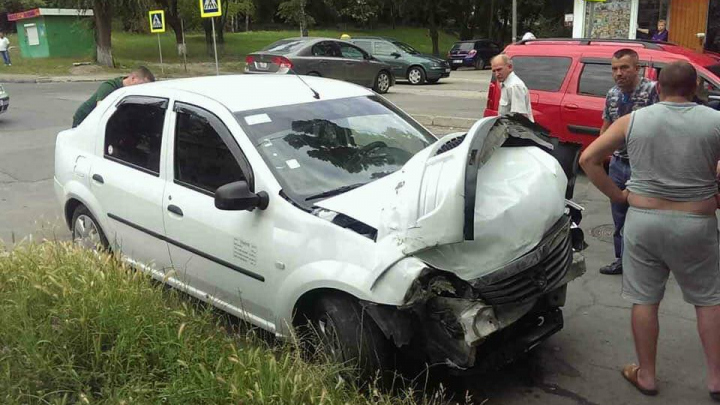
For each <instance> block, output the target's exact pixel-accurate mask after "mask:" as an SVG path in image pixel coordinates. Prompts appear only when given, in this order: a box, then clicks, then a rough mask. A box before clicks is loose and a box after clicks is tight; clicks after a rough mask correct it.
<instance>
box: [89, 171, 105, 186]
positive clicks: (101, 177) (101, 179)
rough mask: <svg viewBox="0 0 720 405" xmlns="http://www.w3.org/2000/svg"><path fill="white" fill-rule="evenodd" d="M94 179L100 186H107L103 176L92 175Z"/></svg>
mask: <svg viewBox="0 0 720 405" xmlns="http://www.w3.org/2000/svg"><path fill="white" fill-rule="evenodd" d="M92 179H93V180H95V181H97V182H98V183H100V184H105V179H103V176H101V175H99V174H97V173H96V174H93V175H92Z"/></svg>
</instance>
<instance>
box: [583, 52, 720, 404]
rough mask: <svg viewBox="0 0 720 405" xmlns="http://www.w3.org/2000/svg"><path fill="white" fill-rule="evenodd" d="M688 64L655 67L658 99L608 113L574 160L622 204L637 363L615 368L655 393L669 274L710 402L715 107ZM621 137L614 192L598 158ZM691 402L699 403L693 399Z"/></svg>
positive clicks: (717, 330) (717, 339) (714, 329)
mask: <svg viewBox="0 0 720 405" xmlns="http://www.w3.org/2000/svg"><path fill="white" fill-rule="evenodd" d="M696 80H697V72H696V71H695V68H693V66H692V65H690V64H689V63H687V62H684V61H681V62H674V63H672V64H670V65H668V66H667V67H666V68H664V69H663V70H662V72H661V73H660V82H659V90H660V100H661V102H660V103H658V104H655V105H652V106H649V107H646V108H643V109H641V110H638V111H635V112H633V113H632V114H630V115H627V116H625V117H622V118H620V119H618V120H617V121H616V122H615V123H614V124H613V125H611V126H610V127H609V128H608V130H607V131H606V132H605V133H603V134H602V135H601V136H600V137H599V138H598V139H597V140H596V141H595V142H593V143H592V144H591V145H590V146H589V147H588V148H587V150H586V151H585V153H583V155H582V156H581V158H580V164H581V165H582V167H583V169H584V170H585V173H586V174H587V176H588V177H589V178H590V180H591V181H592V182H593V184H595V186H597V188H598V189H599V190H600V191H602V192H603V193H604V194H605V195H607V196H608V197H610V199H611V201H613V202H616V203H623V202H627V203H628V204H629V205H630V209H629V211H628V214H627V218H626V220H625V228H624V249H623V287H622V295H623V297H624V298H625V299H627V300H629V301H630V302H632V303H633V308H632V330H633V338H634V339H635V349H636V352H637V357H638V361H639V365H635V364H630V365H627V366H625V367H624V368H623V370H622V374H623V376H624V377H625V379H627V380H628V381H629V382H630V383H632V384H633V385H634V386H635V387H636V388H637V389H638V390H639V391H640V392H642V393H643V394H646V395H655V394H657V386H656V380H655V357H656V351H657V338H658V332H659V327H658V308H659V304H660V301H661V300H662V298H663V295H664V292H665V283H666V282H667V279H668V276H669V274H670V273H671V272H672V273H673V275H674V277H675V280H676V281H677V283H678V284H679V285H680V288H681V290H682V293H683V298H684V299H685V301H686V302H688V303H690V304H692V305H694V306H695V309H696V313H697V322H698V331H699V333H700V338H701V341H702V343H703V348H704V349H705V356H706V361H707V364H708V376H707V388H708V389H709V391H710V396H711V397H712V398H713V399H714V400H716V401H720V269H719V267H718V266H719V265H720V261H719V259H718V256H719V254H718V253H719V252H718V223H717V219H716V216H715V211H716V209H717V208H718V207H719V204H718V202H719V201H720V195H718V184H717V180H716V176H717V165H718V161H719V160H720V112H717V111H715V110H713V109H710V108H708V107H705V106H702V105H697V104H695V103H693V102H692V101H691V100H692V99H693V96H694V95H695V87H696V85H697V83H696ZM623 144H626V145H627V150H628V154H629V156H630V165H631V171H632V174H631V177H630V181H628V183H627V189H626V190H621V189H620V187H618V186H617V185H616V184H615V183H614V182H613V181H612V180H611V179H610V177H609V176H608V175H607V174H605V171H604V169H603V167H602V163H603V160H604V158H605V156H607V155H608V154H609V153H611V152H612V151H613V150H615V149H616V148H618V147H620V146H621V145H623ZM698 402H699V401H698Z"/></svg>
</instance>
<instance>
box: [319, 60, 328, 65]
mask: <svg viewBox="0 0 720 405" xmlns="http://www.w3.org/2000/svg"><path fill="white" fill-rule="evenodd" d="M327 63H328V61H326V60H321V61H320V64H321V65H326V64H327Z"/></svg>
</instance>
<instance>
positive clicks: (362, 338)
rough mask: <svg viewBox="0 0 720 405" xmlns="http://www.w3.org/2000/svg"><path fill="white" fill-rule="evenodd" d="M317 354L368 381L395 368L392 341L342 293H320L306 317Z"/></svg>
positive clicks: (356, 304)
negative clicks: (310, 312)
mask: <svg viewBox="0 0 720 405" xmlns="http://www.w3.org/2000/svg"><path fill="white" fill-rule="evenodd" d="M309 321H310V324H311V325H310V326H311V333H313V335H314V340H315V343H316V344H315V345H313V346H314V352H315V354H316V355H320V356H323V357H325V358H326V359H328V360H330V361H333V362H336V363H340V364H343V365H344V366H346V367H348V368H349V369H353V370H354V372H353V373H352V375H349V377H351V378H352V377H357V378H359V379H360V381H364V382H366V381H368V380H370V379H373V378H375V377H376V374H377V373H379V377H388V376H389V375H392V373H393V372H394V370H395V367H394V364H393V363H394V354H395V350H394V348H393V347H392V343H391V342H390V341H389V340H387V339H386V338H385V335H384V334H383V333H382V331H381V330H380V328H379V327H378V326H377V324H376V323H375V321H374V320H373V319H372V318H371V317H370V315H369V314H368V313H367V312H366V311H365V310H364V309H363V308H362V306H361V305H360V304H359V303H358V302H357V300H356V299H354V298H352V297H350V296H348V295H344V294H339V293H337V294H329V295H325V296H322V297H320V298H319V299H318V300H317V302H315V305H314V307H313V309H312V314H310V317H309Z"/></svg>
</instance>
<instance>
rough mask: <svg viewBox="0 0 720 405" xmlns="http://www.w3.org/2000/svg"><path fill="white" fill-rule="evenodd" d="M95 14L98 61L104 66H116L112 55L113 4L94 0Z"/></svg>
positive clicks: (96, 57) (96, 56)
mask: <svg viewBox="0 0 720 405" xmlns="http://www.w3.org/2000/svg"><path fill="white" fill-rule="evenodd" d="M93 11H94V15H95V43H96V46H97V47H96V49H97V52H96V55H95V59H96V60H97V63H98V64H100V65H103V66H108V67H115V61H114V60H113V56H112V5H110V4H107V3H105V2H104V1H103V0H93Z"/></svg>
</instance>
